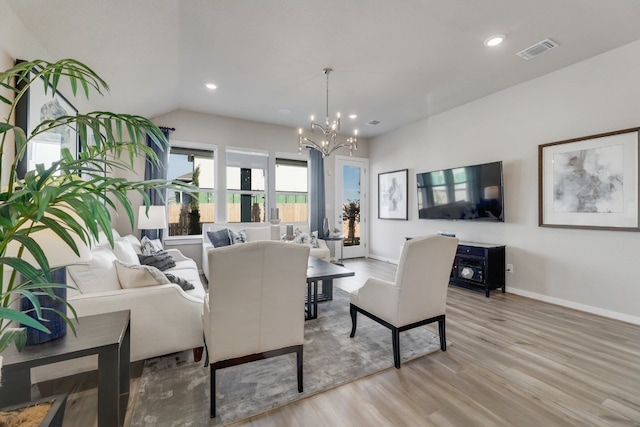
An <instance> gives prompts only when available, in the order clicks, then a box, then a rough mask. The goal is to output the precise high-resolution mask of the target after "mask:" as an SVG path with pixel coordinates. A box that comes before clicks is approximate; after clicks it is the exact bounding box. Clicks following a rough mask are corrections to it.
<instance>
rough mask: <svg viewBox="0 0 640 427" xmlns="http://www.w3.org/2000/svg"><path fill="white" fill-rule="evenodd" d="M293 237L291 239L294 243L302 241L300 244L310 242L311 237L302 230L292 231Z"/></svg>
mask: <svg viewBox="0 0 640 427" xmlns="http://www.w3.org/2000/svg"><path fill="white" fill-rule="evenodd" d="M297 231H300V230H299V229H298V230H297ZM294 235H295V237H294V238H293V241H294V242H295V243H302V244H306V245H308V244H310V243H311V237H309V235H308V234H307V233H302V232H298V233H294Z"/></svg>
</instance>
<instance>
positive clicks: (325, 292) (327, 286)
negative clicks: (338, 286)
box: [318, 279, 333, 302]
mask: <svg viewBox="0 0 640 427" xmlns="http://www.w3.org/2000/svg"><path fill="white" fill-rule="evenodd" d="M331 300H333V279H324V280H323V281H322V292H321V293H318V301H319V302H323V301H331Z"/></svg>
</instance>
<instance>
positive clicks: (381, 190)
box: [378, 169, 409, 220]
mask: <svg viewBox="0 0 640 427" xmlns="http://www.w3.org/2000/svg"><path fill="white" fill-rule="evenodd" d="M408 178H409V169H401V170H397V171H392V172H383V173H379V174H378V218H380V219H399V220H408V219H409V216H408V212H409V198H408V197H407V180H408Z"/></svg>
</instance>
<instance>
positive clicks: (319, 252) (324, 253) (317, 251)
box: [202, 222, 331, 280]
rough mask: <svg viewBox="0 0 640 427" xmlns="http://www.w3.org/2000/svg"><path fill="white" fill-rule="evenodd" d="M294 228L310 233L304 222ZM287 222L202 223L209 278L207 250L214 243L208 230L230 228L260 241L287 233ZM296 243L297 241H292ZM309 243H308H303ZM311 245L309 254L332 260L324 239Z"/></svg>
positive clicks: (203, 261)
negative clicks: (315, 244) (270, 223)
mask: <svg viewBox="0 0 640 427" xmlns="http://www.w3.org/2000/svg"><path fill="white" fill-rule="evenodd" d="M291 224H293V227H294V230H295V229H297V230H298V231H300V232H301V233H304V234H307V235H310V233H309V225H308V224H307V223H302V222H294V223H291ZM286 226H287V224H286V223H281V224H280V225H269V224H265V223H217V222H216V223H207V224H202V271H203V273H204V275H205V277H206V278H207V280H209V265H208V256H207V252H208V251H209V250H211V249H213V247H214V246H213V244H212V243H211V241H210V240H209V237H208V235H207V232H209V231H218V230H222V229H230V230H233V231H235V232H236V233H238V232H241V231H242V232H244V234H245V236H246V241H248V242H251V241H258V240H279V239H280V236H282V235H283V234H285V233H286ZM292 244H296V243H292ZM302 244H307V243H302ZM307 245H308V246H309V247H310V251H309V255H311V256H313V257H316V258H320V259H323V260H325V261H327V262H329V261H331V251H330V250H329V247H328V246H327V243H326V242H325V241H324V240H321V239H318V240H317V247H314V245H311V244H307Z"/></svg>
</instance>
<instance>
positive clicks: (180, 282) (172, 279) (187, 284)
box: [164, 273, 195, 291]
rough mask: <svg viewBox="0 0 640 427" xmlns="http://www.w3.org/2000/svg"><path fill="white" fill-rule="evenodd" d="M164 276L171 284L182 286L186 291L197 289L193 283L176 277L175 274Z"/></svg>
mask: <svg viewBox="0 0 640 427" xmlns="http://www.w3.org/2000/svg"><path fill="white" fill-rule="evenodd" d="M164 275H165V277H166V278H167V279H169V281H170V282H171V283H175V284H176V285H178V286H180V287H181V288H182V290H184V291H189V290H191V289H195V287H194V286H193V284H192V283H191V282H189V281H188V280H185V279H183V278H182V277H178V276H174V275H173V274H170V273H164Z"/></svg>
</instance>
